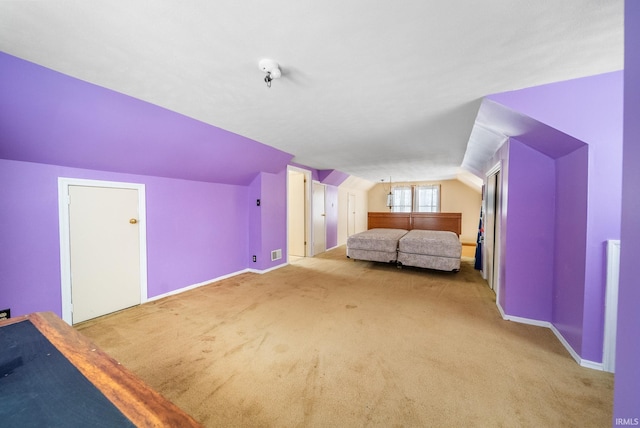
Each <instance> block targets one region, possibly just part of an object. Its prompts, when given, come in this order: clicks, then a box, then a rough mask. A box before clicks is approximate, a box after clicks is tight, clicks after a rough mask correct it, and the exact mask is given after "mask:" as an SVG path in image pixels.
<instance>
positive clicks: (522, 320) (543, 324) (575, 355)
mask: <svg viewBox="0 0 640 428" xmlns="http://www.w3.org/2000/svg"><path fill="white" fill-rule="evenodd" d="M497 306H498V310H499V311H500V314H501V315H502V318H503V319H505V320H507V321H513V322H517V323H520V324H529V325H535V326H538V327H546V328H548V329H550V330H551V331H552V332H553V334H555V336H556V337H557V338H558V340H559V341H560V343H562V346H564V347H565V349H566V350H567V351H568V352H569V354H570V355H571V357H572V358H573V359H574V360H575V361H576V362H577V363H578V364H579V365H580V366H582V367H585V368H588V369H593V370H600V371H603V370H604V366H603V364H602V363H597V362H595V361H590V360H585V359H583V358H581V357H580V355H578V353H577V352H576V351H575V349H573V347H572V346H571V345H570V344H569V342H567V340H566V339H565V338H564V336H563V335H562V334H561V333H560V331H559V330H558V329H557V328H556V326H555V325H553V324H552V323H550V322H549V321H540V320H534V319H530V318H522V317H515V316H511V315H505V313H504V310H503V309H502V307H501V306H500V305H499V304H497Z"/></svg>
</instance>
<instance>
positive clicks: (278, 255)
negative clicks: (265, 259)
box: [271, 249, 282, 261]
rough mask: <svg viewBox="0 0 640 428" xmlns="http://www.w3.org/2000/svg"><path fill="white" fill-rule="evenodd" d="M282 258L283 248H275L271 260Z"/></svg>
mask: <svg viewBox="0 0 640 428" xmlns="http://www.w3.org/2000/svg"><path fill="white" fill-rule="evenodd" d="M281 258H282V250H280V249H278V250H273V251H272V252H271V261H274V260H280V259H281Z"/></svg>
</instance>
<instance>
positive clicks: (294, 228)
mask: <svg viewBox="0 0 640 428" xmlns="http://www.w3.org/2000/svg"><path fill="white" fill-rule="evenodd" d="M288 178H289V181H288V184H289V185H288V195H287V207H288V208H287V212H288V231H287V234H288V240H287V241H288V249H289V251H288V254H289V255H290V256H297V257H304V256H305V230H306V229H305V195H304V182H305V177H304V174H303V173H301V172H297V171H289V173H288Z"/></svg>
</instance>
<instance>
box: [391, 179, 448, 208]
mask: <svg viewBox="0 0 640 428" xmlns="http://www.w3.org/2000/svg"><path fill="white" fill-rule="evenodd" d="M391 193H392V194H393V198H392V200H393V205H392V206H391V212H394V213H410V212H412V211H413V212H420V213H437V212H440V185H438V184H430V185H417V186H394V187H392V188H391Z"/></svg>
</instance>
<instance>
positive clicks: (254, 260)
mask: <svg viewBox="0 0 640 428" xmlns="http://www.w3.org/2000/svg"><path fill="white" fill-rule="evenodd" d="M256 261H258V259H257V257H256V256H255V254H254V255H253V262H254V263H255V262H256Z"/></svg>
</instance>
